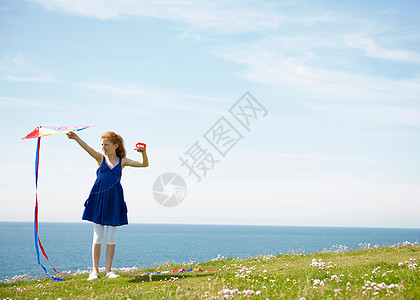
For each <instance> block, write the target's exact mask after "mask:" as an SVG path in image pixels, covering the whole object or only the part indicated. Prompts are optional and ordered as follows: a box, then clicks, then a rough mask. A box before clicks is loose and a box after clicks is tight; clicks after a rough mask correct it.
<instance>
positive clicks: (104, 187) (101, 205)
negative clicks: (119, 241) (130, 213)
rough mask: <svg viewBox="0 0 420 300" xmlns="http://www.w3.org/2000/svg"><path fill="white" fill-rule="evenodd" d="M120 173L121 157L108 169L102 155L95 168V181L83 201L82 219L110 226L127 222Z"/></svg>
mask: <svg viewBox="0 0 420 300" xmlns="http://www.w3.org/2000/svg"><path fill="white" fill-rule="evenodd" d="M121 175H122V170H121V158H120V162H119V163H118V165H116V166H115V167H114V168H112V169H110V168H109V166H108V165H107V163H106V162H105V157H104V158H103V161H102V164H101V165H100V167H99V168H98V170H96V181H95V183H94V184H93V187H92V190H91V191H90V195H89V198H88V199H87V200H86V202H85V210H84V212H83V217H82V219H83V220H87V221H91V222H93V223H96V224H101V225H110V226H121V225H126V224H128V219H127V205H126V203H125V201H124V195H123V189H122V186H121Z"/></svg>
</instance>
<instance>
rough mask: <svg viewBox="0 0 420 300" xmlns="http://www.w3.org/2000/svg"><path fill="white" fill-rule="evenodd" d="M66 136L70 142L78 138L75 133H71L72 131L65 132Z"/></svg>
mask: <svg viewBox="0 0 420 300" xmlns="http://www.w3.org/2000/svg"><path fill="white" fill-rule="evenodd" d="M66 135H67V137H68V138H69V139H71V140H75V139H76V138H78V137H79V136H78V135H77V134H76V133H75V132H73V131H69V132H67V133H66Z"/></svg>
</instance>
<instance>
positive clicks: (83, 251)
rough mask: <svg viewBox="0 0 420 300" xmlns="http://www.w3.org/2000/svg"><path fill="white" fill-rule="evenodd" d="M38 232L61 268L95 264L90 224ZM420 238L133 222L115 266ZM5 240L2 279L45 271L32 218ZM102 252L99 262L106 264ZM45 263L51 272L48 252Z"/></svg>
mask: <svg viewBox="0 0 420 300" xmlns="http://www.w3.org/2000/svg"><path fill="white" fill-rule="evenodd" d="M38 231H39V237H40V239H41V242H42V245H43V246H44V248H45V250H46V252H47V254H48V256H49V258H50V262H51V264H52V265H53V266H54V267H55V268H56V269H58V270H60V271H66V272H74V271H76V270H88V269H89V268H90V267H91V245H92V224H91V223H89V222H39V224H38ZM419 239H420V229H417V228H383V227H332V226H280V225H232V224H228V225H224V224H173V223H130V224H128V225H127V226H121V227H120V228H118V231H117V248H116V254H115V259H114V264H113V266H114V267H116V268H122V267H133V266H138V267H142V268H144V267H148V266H152V265H154V264H156V263H162V262H168V261H170V262H178V263H184V262H189V261H196V262H204V261H209V260H211V259H214V258H216V257H218V256H219V255H221V256H223V257H226V258H227V257H239V258H249V257H255V256H259V255H278V254H282V253H288V252H293V253H313V252H319V251H334V250H337V249H338V248H341V249H348V250H357V249H360V248H361V247H367V245H368V246H369V247H371V246H372V247H373V246H374V245H378V246H380V247H383V246H392V245H396V244H398V243H403V242H418V240H419ZM0 245H1V246H0V250H1V251H0V280H3V279H4V278H5V277H6V276H8V277H9V278H10V277H12V276H15V275H22V274H27V273H30V274H31V276H43V275H45V273H43V271H42V269H41V267H40V266H39V265H38V264H37V258H36V252H35V244H34V224H33V222H5V221H0ZM40 255H42V254H41V252H40ZM103 256H104V255H102V257H101V262H100V266H103V265H104V257H103ZM41 262H42V264H43V265H44V266H45V267H47V269H49V273H51V272H52V271H51V270H52V268H51V267H50V265H49V264H48V262H47V261H46V260H45V259H44V258H43V257H42V258H41Z"/></svg>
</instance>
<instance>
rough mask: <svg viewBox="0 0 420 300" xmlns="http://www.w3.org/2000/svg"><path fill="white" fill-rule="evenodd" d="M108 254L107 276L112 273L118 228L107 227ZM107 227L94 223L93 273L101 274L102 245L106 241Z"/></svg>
mask: <svg viewBox="0 0 420 300" xmlns="http://www.w3.org/2000/svg"><path fill="white" fill-rule="evenodd" d="M106 227H107V228H106V243H107V245H106V253H105V258H106V259H105V274H108V273H109V272H111V268H112V262H113V260H114V254H115V240H116V234H117V227H116V226H106ZM104 231H105V226H104V225H100V224H96V223H93V244H92V264H93V270H92V271H93V273H97V274H99V259H100V257H101V245H102V241H103V240H104Z"/></svg>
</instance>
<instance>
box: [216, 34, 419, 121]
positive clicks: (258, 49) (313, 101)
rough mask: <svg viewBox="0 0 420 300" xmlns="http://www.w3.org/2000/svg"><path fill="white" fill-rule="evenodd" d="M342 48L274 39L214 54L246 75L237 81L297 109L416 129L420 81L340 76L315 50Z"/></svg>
mask: <svg viewBox="0 0 420 300" xmlns="http://www.w3.org/2000/svg"><path fill="white" fill-rule="evenodd" d="M343 45H344V43H343V42H342V41H340V40H337V41H334V39H328V38H318V37H310V36H297V37H296V36H291V37H282V36H279V37H271V38H266V39H264V40H260V41H258V42H255V43H253V44H239V43H238V44H236V45H233V46H229V47H226V48H225V49H224V50H223V51H219V53H217V54H218V55H219V56H220V57H222V58H225V59H227V60H229V61H233V62H236V63H238V64H241V65H243V66H244V67H245V71H244V72H243V73H241V74H240V76H243V77H245V78H246V79H248V80H250V81H253V82H256V83H261V84H265V85H268V86H273V87H279V88H281V90H282V92H283V93H285V94H288V95H289V94H290V95H295V98H297V99H299V101H301V104H302V105H305V106H308V107H312V108H315V109H322V110H324V109H327V110H332V109H338V110H340V113H341V114H342V113H345V114H352V115H356V116H359V117H368V118H370V117H371V116H372V113H373V115H375V116H376V117H377V119H378V120H381V121H383V122H388V123H397V124H410V125H418V124H419V109H420V105H419V104H420V103H418V95H419V94H420V78H417V77H414V78H408V79H394V78H387V77H386V75H383V74H375V75H369V74H364V73H363V72H362V71H361V72H357V70H354V71H343V70H340V69H339V68H337V69H335V68H333V67H329V66H328V65H327V64H324V63H322V61H323V60H328V57H326V58H324V57H321V54H318V52H319V50H318V48H321V49H323V51H324V52H326V53H330V52H331V53H334V52H335V50H336V49H343V48H344V46H343ZM322 55H325V54H322ZM343 59H345V58H343ZM320 60H321V63H320ZM302 99H303V100H302ZM291 100H293V99H291ZM332 104H333V105H332ZM365 110H369V113H366V111H365ZM404 115H405V116H407V117H404Z"/></svg>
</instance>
